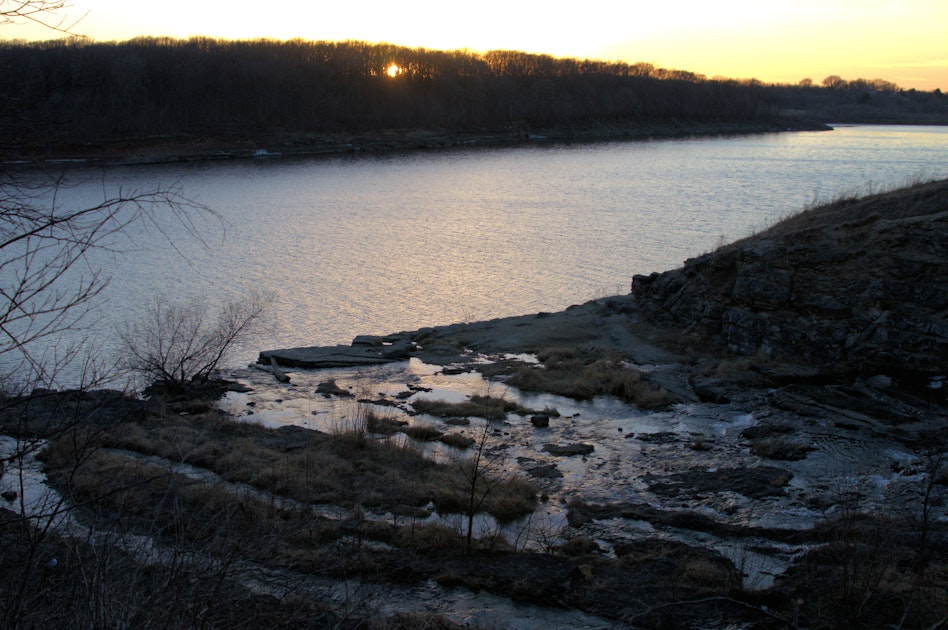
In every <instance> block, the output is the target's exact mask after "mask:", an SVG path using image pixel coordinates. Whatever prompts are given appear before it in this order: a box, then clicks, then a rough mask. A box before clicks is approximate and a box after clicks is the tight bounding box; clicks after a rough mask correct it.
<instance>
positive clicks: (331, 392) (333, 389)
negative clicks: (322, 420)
mask: <svg viewBox="0 0 948 630" xmlns="http://www.w3.org/2000/svg"><path fill="white" fill-rule="evenodd" d="M316 393H317V394H322V395H323V396H325V397H326V398H329V397H330V396H341V397H343V398H351V397H352V396H354V394H353V393H352V392H350V391H349V390H348V389H343V388H342V387H339V386H338V385H336V381H334V380H329V381H323V382H322V383H320V384H319V385H317V386H316Z"/></svg>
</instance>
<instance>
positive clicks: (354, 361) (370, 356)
mask: <svg viewBox="0 0 948 630" xmlns="http://www.w3.org/2000/svg"><path fill="white" fill-rule="evenodd" d="M408 357H409V353H408V350H407V348H401V349H399V351H395V348H394V346H384V345H379V346H362V345H359V346H341V345H340V346H313V347H309V348H285V349H282V350H264V351H263V352H261V353H260V357H259V358H258V359H257V362H258V363H262V364H264V365H269V364H270V359H273V360H275V361H276V362H277V365H280V366H283V367H297V368H311V369H316V368H336V367H358V366H361V365H377V364H380V363H392V362H394V361H402V360H405V359H407V358H408Z"/></svg>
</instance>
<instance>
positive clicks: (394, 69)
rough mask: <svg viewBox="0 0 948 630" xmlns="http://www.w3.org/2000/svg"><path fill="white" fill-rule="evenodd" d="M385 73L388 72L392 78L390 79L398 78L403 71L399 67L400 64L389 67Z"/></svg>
mask: <svg viewBox="0 0 948 630" xmlns="http://www.w3.org/2000/svg"><path fill="white" fill-rule="evenodd" d="M385 72H386V73H387V74H388V76H390V77H397V76H398V75H400V74H401V73H402V69H401V68H400V67H398V64H396V63H393V64H391V65H389V67H388V69H387V70H385Z"/></svg>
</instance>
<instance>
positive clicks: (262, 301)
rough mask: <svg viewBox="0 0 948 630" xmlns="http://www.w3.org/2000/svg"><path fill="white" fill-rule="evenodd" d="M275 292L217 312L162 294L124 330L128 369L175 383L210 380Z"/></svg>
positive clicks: (257, 294) (255, 295) (200, 303)
mask: <svg viewBox="0 0 948 630" xmlns="http://www.w3.org/2000/svg"><path fill="white" fill-rule="evenodd" d="M272 300H273V298H272V296H270V295H268V294H264V293H260V292H257V291H251V292H248V293H247V295H245V296H244V297H243V298H241V299H237V300H232V301H230V302H227V303H225V304H223V305H222V306H221V307H220V308H219V309H218V311H217V313H216V316H211V315H210V314H209V308H208V305H207V304H206V303H205V302H203V301H200V300H198V301H192V302H188V303H183V304H182V303H177V302H174V301H173V300H167V299H163V298H158V299H156V300H155V302H154V304H153V305H152V306H151V308H150V309H149V311H148V312H147V313H146V315H145V316H144V317H142V319H140V320H139V321H137V322H135V323H132V324H129V325H128V326H127V327H126V329H125V330H124V331H123V332H122V333H121V334H120V339H121V343H122V346H123V349H124V355H125V357H126V366H127V367H128V369H130V370H132V371H134V372H137V373H139V374H142V375H143V376H145V377H146V378H148V379H150V380H153V381H156V382H161V383H164V384H165V385H168V386H171V387H181V386H183V385H184V384H185V383H187V382H189V381H192V380H207V378H208V377H209V376H210V375H211V373H212V372H213V371H214V370H216V369H217V368H218V367H219V366H220V364H221V362H222V361H224V360H225V359H226V358H227V354H228V352H229V351H230V350H232V349H233V346H234V344H235V343H237V342H238V341H240V340H241V339H242V338H244V337H246V336H247V335H248V334H250V333H251V332H252V331H253V329H254V326H255V325H257V324H258V323H259V322H260V320H261V318H262V317H263V316H264V314H265V312H266V310H267V308H268V306H269V305H270V303H271V302H272Z"/></svg>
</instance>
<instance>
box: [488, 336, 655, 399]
mask: <svg viewBox="0 0 948 630" xmlns="http://www.w3.org/2000/svg"><path fill="white" fill-rule="evenodd" d="M537 357H538V358H539V359H540V361H541V363H542V364H541V365H539V366H533V365H524V366H522V367H520V368H519V369H518V370H517V371H515V372H514V373H513V374H512V375H511V376H510V378H509V379H507V381H506V382H507V383H509V384H510V385H513V386H515V387H518V388H520V389H522V390H525V391H541V392H551V393H554V394H559V395H561V396H569V397H571V398H577V399H580V400H586V399H589V398H592V397H594V396H603V395H606V396H615V397H617V398H619V399H621V400H624V401H627V402H631V403H634V404H636V405H638V406H639V407H642V408H644V409H655V408H658V407H663V406H665V405H668V404H669V403H670V402H671V397H670V396H669V394H668V392H666V391H665V390H664V389H662V388H661V387H660V386H658V385H656V384H654V383H651V382H648V381H647V380H645V379H643V378H642V373H641V372H639V371H638V370H636V369H635V368H633V367H630V366H628V365H626V364H625V363H624V362H622V361H620V360H618V359H607V358H599V354H598V353H592V354H591V353H589V352H587V351H582V350H578V349H575V348H565V347H559V348H547V349H544V350H541V351H540V352H538V353H537Z"/></svg>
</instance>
